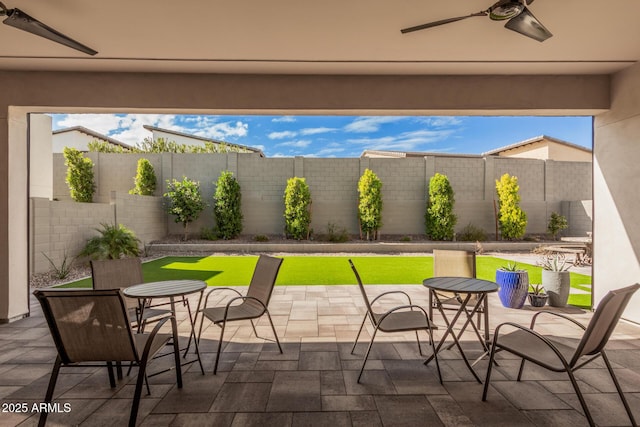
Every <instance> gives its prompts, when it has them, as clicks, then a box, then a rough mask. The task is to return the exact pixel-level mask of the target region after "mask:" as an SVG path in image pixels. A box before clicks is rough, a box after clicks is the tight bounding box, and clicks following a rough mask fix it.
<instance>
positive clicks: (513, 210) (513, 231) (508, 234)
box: [496, 173, 527, 239]
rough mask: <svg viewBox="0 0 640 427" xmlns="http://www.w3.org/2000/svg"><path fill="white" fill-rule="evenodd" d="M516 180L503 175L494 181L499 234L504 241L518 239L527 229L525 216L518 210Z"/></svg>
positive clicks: (518, 189)
mask: <svg viewBox="0 0 640 427" xmlns="http://www.w3.org/2000/svg"><path fill="white" fill-rule="evenodd" d="M519 191H520V186H518V178H517V177H515V176H510V175H509V174H508V173H505V174H504V175H502V177H500V180H496V192H497V193H498V204H499V214H498V222H499V224H500V232H501V234H502V237H503V238H505V239H519V238H521V237H522V236H524V233H525V230H526V228H527V214H526V212H524V211H523V210H522V209H521V208H520V194H518V192H519Z"/></svg>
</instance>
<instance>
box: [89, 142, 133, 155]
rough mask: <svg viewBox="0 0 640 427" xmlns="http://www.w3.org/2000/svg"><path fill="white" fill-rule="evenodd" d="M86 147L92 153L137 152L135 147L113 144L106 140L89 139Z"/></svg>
mask: <svg viewBox="0 0 640 427" xmlns="http://www.w3.org/2000/svg"><path fill="white" fill-rule="evenodd" d="M87 148H88V149H89V151H90V152H92V153H132V152H137V150H136V149H135V148H132V149H129V148H124V147H123V146H122V145H114V144H111V143H108V142H107V141H98V140H95V141H91V142H90V143H89V144H87Z"/></svg>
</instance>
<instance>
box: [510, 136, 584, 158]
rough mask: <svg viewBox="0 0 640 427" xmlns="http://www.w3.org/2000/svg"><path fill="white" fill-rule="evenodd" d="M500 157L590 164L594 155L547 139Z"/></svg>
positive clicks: (514, 149) (515, 149) (518, 148)
mask: <svg viewBox="0 0 640 427" xmlns="http://www.w3.org/2000/svg"><path fill="white" fill-rule="evenodd" d="M500 156H501V157H516V158H525V159H540V160H547V159H551V160H556V161H564V162H590V161H591V159H592V153H589V152H587V151H584V150H580V149H578V148H573V147H568V146H566V145H564V144H558V143H557V142H555V141H549V140H547V139H544V140H541V141H538V142H534V143H531V144H527V145H524V146H522V147H517V148H513V149H511V150H506V151H503V152H501V153H500Z"/></svg>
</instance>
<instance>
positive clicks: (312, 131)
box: [300, 127, 338, 135]
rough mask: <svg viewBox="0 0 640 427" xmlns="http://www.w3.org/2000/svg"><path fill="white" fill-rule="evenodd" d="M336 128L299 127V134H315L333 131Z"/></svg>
mask: <svg viewBox="0 0 640 427" xmlns="http://www.w3.org/2000/svg"><path fill="white" fill-rule="evenodd" d="M337 130H338V129H336V128H322V127H320V128H305V129H300V134H302V135H317V134H319V133H327V132H335V131H337Z"/></svg>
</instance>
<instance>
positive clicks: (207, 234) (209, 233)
mask: <svg viewBox="0 0 640 427" xmlns="http://www.w3.org/2000/svg"><path fill="white" fill-rule="evenodd" d="M200 238H201V239H204V240H218V232H217V231H216V229H215V227H202V228H201V229H200Z"/></svg>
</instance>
